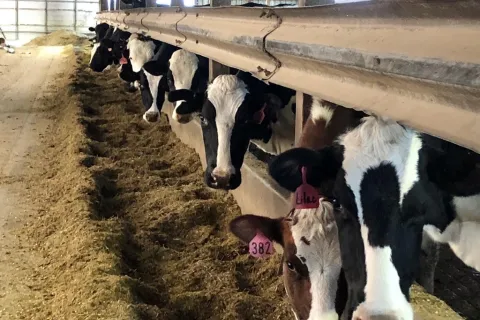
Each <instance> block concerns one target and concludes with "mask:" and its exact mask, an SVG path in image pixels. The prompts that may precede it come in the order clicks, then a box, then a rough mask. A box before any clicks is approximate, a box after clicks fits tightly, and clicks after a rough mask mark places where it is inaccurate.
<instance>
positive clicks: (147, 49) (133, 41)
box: [127, 34, 155, 72]
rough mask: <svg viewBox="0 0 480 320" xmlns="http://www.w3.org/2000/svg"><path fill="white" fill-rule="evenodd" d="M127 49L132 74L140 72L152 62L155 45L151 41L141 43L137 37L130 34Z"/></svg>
mask: <svg viewBox="0 0 480 320" xmlns="http://www.w3.org/2000/svg"><path fill="white" fill-rule="evenodd" d="M127 49H128V50H129V53H130V62H131V63H132V70H133V72H140V70H141V69H142V67H143V65H144V64H145V63H147V62H148V61H150V60H152V58H153V55H154V51H155V44H154V43H153V41H141V40H139V39H138V35H136V34H132V35H131V36H130V38H129V39H128V44H127Z"/></svg>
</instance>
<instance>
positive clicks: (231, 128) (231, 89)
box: [201, 71, 295, 190]
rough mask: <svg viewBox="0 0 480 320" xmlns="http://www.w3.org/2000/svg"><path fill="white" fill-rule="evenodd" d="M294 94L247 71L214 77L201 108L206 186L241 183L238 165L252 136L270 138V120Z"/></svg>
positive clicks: (228, 185)
mask: <svg viewBox="0 0 480 320" xmlns="http://www.w3.org/2000/svg"><path fill="white" fill-rule="evenodd" d="M294 95H295V91H294V90H291V89H288V88H284V87H281V86H278V85H275V84H269V85H267V84H266V83H264V82H263V81H260V80H258V79H256V78H254V77H253V76H252V75H251V74H250V73H247V72H241V71H240V72H238V73H237V75H221V76H218V77H217V78H215V80H214V81H213V82H212V83H211V84H210V85H209V86H208V90H207V98H206V99H205V103H204V105H203V107H202V111H201V124H202V131H203V140H204V143H205V153H206V157H207V169H206V170H205V182H206V184H207V185H208V186H209V187H211V188H218V189H226V190H233V189H236V188H237V187H238V186H239V185H240V184H241V171H240V168H241V167H242V165H243V160H244V157H245V153H246V151H247V148H248V145H249V143H250V141H251V139H256V140H260V141H263V142H268V141H269V140H270V139H271V137H272V134H273V132H272V123H275V122H277V119H278V113H279V111H280V110H282V108H284V107H285V106H286V105H287V104H288V103H289V102H290V101H291V99H292V97H293V96H294Z"/></svg>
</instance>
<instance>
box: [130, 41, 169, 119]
mask: <svg viewBox="0 0 480 320" xmlns="http://www.w3.org/2000/svg"><path fill="white" fill-rule="evenodd" d="M128 50H129V55H130V56H129V59H130V62H131V63H132V70H133V71H134V72H141V74H142V80H141V86H142V88H143V90H141V92H142V101H143V103H144V106H145V108H146V109H147V110H146V112H145V113H144V115H143V119H144V120H145V121H147V122H156V121H157V119H158V117H159V115H160V110H161V108H162V106H163V103H164V101H165V93H166V92H168V90H169V88H168V85H167V77H166V70H167V69H168V61H169V59H170V57H171V56H172V54H173V53H174V52H175V51H177V50H178V48H176V47H174V46H172V45H170V44H168V43H161V42H157V41H152V40H150V38H145V37H139V36H138V35H132V37H131V39H130V40H129V42H128ZM147 88H148V90H147Z"/></svg>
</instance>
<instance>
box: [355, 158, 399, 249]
mask: <svg viewBox="0 0 480 320" xmlns="http://www.w3.org/2000/svg"><path fill="white" fill-rule="evenodd" d="M360 201H361V204H362V209H363V220H364V223H365V225H366V226H367V227H368V229H369V232H368V241H369V243H370V244H371V245H372V246H374V247H384V246H389V245H390V244H391V239H389V237H391V234H390V233H389V231H390V229H391V228H392V226H391V223H392V222H393V221H392V217H393V216H394V215H399V214H400V212H399V211H400V205H399V202H400V185H399V181H398V176H397V172H396V170H395V167H394V166H393V165H392V164H390V163H382V164H380V165H379V166H378V167H376V168H371V169H368V170H367V171H365V173H364V175H363V178H362V181H361V183H360Z"/></svg>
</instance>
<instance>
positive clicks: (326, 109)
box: [310, 98, 334, 127]
mask: <svg viewBox="0 0 480 320" xmlns="http://www.w3.org/2000/svg"><path fill="white" fill-rule="evenodd" d="M333 112H334V110H333V109H332V108H331V107H330V106H328V105H324V104H322V103H321V102H320V100H319V99H317V98H313V101H312V108H311V110H310V116H311V118H312V121H313V122H314V123H315V122H317V121H318V120H324V121H325V127H327V126H328V123H329V122H330V120H332V117H333Z"/></svg>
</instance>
